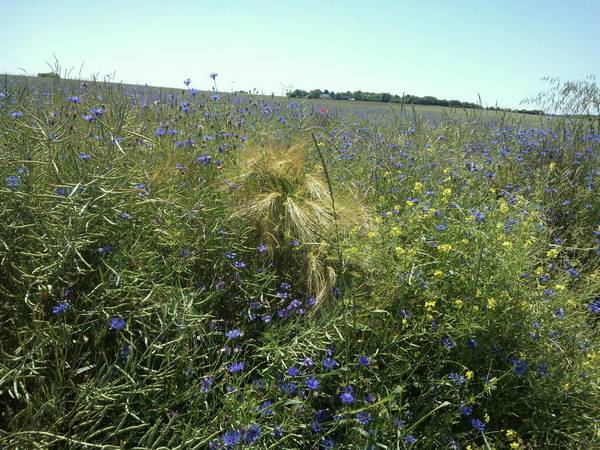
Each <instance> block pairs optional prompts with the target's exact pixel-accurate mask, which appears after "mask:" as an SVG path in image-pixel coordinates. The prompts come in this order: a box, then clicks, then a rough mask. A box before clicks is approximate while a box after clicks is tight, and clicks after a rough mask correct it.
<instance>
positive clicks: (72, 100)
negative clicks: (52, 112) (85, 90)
mask: <svg viewBox="0 0 600 450" xmlns="http://www.w3.org/2000/svg"><path fill="white" fill-rule="evenodd" d="M67 101H68V102H70V103H81V98H80V97H77V96H76V95H69V96H68V97H67Z"/></svg>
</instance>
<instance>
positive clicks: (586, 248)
mask: <svg viewBox="0 0 600 450" xmlns="http://www.w3.org/2000/svg"><path fill="white" fill-rule="evenodd" d="M52 83H54V85H53V86H52V87H49V88H48V92H45V90H44V88H41V89H40V88H36V89H35V90H32V89H31V88H29V87H28V86H18V85H10V86H8V89H6V90H3V91H2V95H1V98H0V180H1V181H2V185H1V186H0V319H1V321H2V325H1V327H0V337H1V339H0V447H2V448H19V449H20V448H23V449H29V448H40V449H42V448H44V449H46V448H53V449H63V448H73V449H75V448H104V449H111V448H112V449H117V448H132V449H133V448H136V449H159V448H169V449H202V448H242V447H244V448H245V447H255V448H333V447H334V446H335V448H408V447H412V448H465V449H468V448H470V449H476V448H498V449H501V448H523V449H525V448H595V447H597V446H599V445H600V429H599V424H598V417H599V413H600V410H599V408H598V405H599V404H600V398H599V390H598V379H599V377H600V370H599V367H600V365H599V359H598V358H599V356H598V355H599V353H598V351H599V349H598V345H599V331H598V311H599V310H600V303H599V302H600V300H599V299H598V293H599V292H600V275H599V273H600V272H599V264H598V262H599V258H598V256H599V249H598V244H599V235H600V228H599V226H600V221H599V217H600V202H599V201H598V192H597V191H598V188H597V182H598V175H599V170H600V169H599V167H598V152H599V149H600V136H598V134H595V133H594V132H593V130H590V129H589V128H587V127H585V126H584V125H581V124H576V125H577V126H573V125H572V124H571V123H569V122H568V121H561V120H553V121H551V122H549V124H551V125H552V126H553V127H554V128H524V129H523V128H520V126H519V124H514V123H512V122H511V121H512V118H511V117H507V116H505V117H503V118H501V119H500V120H501V123H495V124H492V123H485V122H484V120H485V119H486V117H484V116H481V117H471V116H466V117H464V118H463V117H460V116H457V115H450V116H448V117H446V118H444V119H443V120H442V121H441V122H440V121H439V120H438V121H437V122H436V123H432V122H431V121H428V120H427V118H425V117H420V115H419V113H418V111H413V113H412V114H407V113H405V112H401V113H400V114H397V113H396V114H395V115H394V116H393V117H386V119H385V120H380V117H379V116H378V115H377V114H378V113H377V114H376V113H368V111H363V112H361V111H350V110H346V111H344V110H338V111H332V110H330V109H326V108H322V109H320V108H313V106H312V105H303V104H296V103H287V102H286V103H280V102H271V101H267V100H264V99H259V98H255V97H249V96H246V97H237V96H234V95H226V94H222V95H221V94H218V95H217V92H216V91H215V92H213V93H210V94H202V93H196V92H194V91H182V92H180V93H178V94H177V95H175V94H173V93H165V92H161V91H158V90H151V89H145V88H136V89H134V88H131V87H120V86H118V85H114V84H109V83H97V82H90V83H87V84H86V85H80V84H79V83H74V82H72V81H70V80H64V79H61V80H52ZM572 119H577V118H576V117H575V118H572ZM315 130H318V133H315V141H316V145H317V146H318V150H319V152H316V151H315V148H314V143H313V142H312V141H311V139H310V133H311V132H315ZM336 224H337V231H336ZM340 261H342V264H340ZM342 287H343V289H342ZM326 299H327V300H328V301H325V300H326Z"/></svg>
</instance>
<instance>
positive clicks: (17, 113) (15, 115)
mask: <svg viewBox="0 0 600 450" xmlns="http://www.w3.org/2000/svg"><path fill="white" fill-rule="evenodd" d="M10 117H12V118H13V119H19V118H21V117H23V113H22V112H21V111H13V112H11V113H10Z"/></svg>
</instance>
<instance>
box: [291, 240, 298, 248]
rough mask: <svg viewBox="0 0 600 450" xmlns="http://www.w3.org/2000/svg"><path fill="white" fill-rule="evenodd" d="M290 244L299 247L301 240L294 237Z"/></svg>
mask: <svg viewBox="0 0 600 450" xmlns="http://www.w3.org/2000/svg"><path fill="white" fill-rule="evenodd" d="M290 245H291V246H292V247H298V246H299V245H300V241H299V240H298V239H292V240H291V242H290Z"/></svg>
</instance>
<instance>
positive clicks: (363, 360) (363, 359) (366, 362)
mask: <svg viewBox="0 0 600 450" xmlns="http://www.w3.org/2000/svg"><path fill="white" fill-rule="evenodd" d="M358 363H359V364H360V365H361V366H364V367H369V366H370V365H371V358H369V357H368V356H365V355H361V356H359V357H358Z"/></svg>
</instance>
